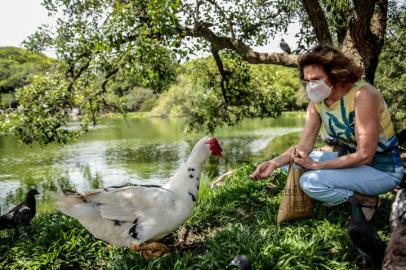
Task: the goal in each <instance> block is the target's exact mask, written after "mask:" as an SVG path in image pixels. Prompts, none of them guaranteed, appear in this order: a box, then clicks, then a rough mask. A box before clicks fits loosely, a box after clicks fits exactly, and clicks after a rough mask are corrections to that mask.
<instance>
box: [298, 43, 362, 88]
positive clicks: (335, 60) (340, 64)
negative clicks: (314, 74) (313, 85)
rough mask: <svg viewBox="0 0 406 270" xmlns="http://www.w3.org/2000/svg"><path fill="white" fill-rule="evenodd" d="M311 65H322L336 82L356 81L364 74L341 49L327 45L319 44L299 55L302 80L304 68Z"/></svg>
mask: <svg viewBox="0 0 406 270" xmlns="http://www.w3.org/2000/svg"><path fill="white" fill-rule="evenodd" d="M309 65H320V66H322V67H323V69H324V71H325V72H326V74H327V76H328V78H329V79H330V81H332V82H333V83H334V84H335V83H337V82H343V83H354V82H356V81H358V80H359V79H360V78H361V76H362V69H361V67H359V66H358V65H356V64H355V63H354V61H353V60H351V59H350V58H348V57H347V56H345V55H344V54H343V53H342V52H340V51H339V50H337V49H335V48H333V47H330V46H327V45H317V46H316V47H314V48H312V49H311V50H310V51H308V52H307V53H305V54H303V55H301V56H300V57H299V72H300V79H301V80H303V79H304V77H303V76H304V75H303V69H304V68H305V67H306V66H309Z"/></svg>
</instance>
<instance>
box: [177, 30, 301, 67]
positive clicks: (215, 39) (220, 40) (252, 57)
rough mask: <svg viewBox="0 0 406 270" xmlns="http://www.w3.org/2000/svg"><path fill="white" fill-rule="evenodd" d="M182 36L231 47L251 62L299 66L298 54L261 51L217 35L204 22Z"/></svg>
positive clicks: (183, 31) (227, 47) (223, 47)
mask: <svg viewBox="0 0 406 270" xmlns="http://www.w3.org/2000/svg"><path fill="white" fill-rule="evenodd" d="M182 36H183V37H185V36H191V37H195V38H203V39H205V40H206V41H208V42H210V44H211V45H212V46H214V47H215V48H216V49H217V50H218V51H220V50H223V49H231V50H233V51H235V52H236V53H238V54H239V55H240V56H241V57H242V59H243V60H245V61H247V62H248V63H251V64H275V65H282V66H288V67H297V65H298V58H299V56H298V55H294V54H286V53H259V52H256V51H254V50H253V49H252V48H251V47H249V46H248V45H246V44H245V43H244V42H242V41H240V40H237V39H233V38H229V37H220V36H217V35H216V34H215V33H214V32H213V31H212V30H210V29H209V28H208V27H206V26H204V25H202V24H197V25H196V27H195V28H193V29H192V28H184V29H183V30H182V33H181V37H182Z"/></svg>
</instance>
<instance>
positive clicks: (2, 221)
mask: <svg viewBox="0 0 406 270" xmlns="http://www.w3.org/2000/svg"><path fill="white" fill-rule="evenodd" d="M37 194H40V193H39V192H38V191H37V190H36V189H31V190H29V191H28V193H27V196H26V198H25V201H24V202H22V203H20V204H19V205H17V206H16V207H14V208H13V209H11V210H10V211H9V212H8V213H6V214H4V215H2V216H0V230H4V229H12V228H14V229H15V230H16V233H18V227H19V226H23V225H29V224H30V221H31V219H33V218H34V216H35V211H36V210H35V208H36V202H35V195H37Z"/></svg>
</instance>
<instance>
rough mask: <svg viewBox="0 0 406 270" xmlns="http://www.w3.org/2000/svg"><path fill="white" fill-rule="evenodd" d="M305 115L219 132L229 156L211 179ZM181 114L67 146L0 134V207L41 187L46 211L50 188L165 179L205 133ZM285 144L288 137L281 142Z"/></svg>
mask: <svg viewBox="0 0 406 270" xmlns="http://www.w3.org/2000/svg"><path fill="white" fill-rule="evenodd" d="M302 123H303V118H298V117H286V116H285V117H282V118H279V119H263V120H260V119H254V120H250V121H244V122H243V123H241V125H239V126H236V127H231V128H224V129H221V130H219V131H218V132H217V133H216V137H217V138H218V139H219V141H220V143H221V145H222V148H223V155H224V157H225V160H218V159H217V158H210V159H209V161H208V162H207V163H206V165H205V167H204V173H205V174H206V175H208V176H209V178H214V177H215V176H217V175H219V174H221V173H224V172H226V171H228V170H230V169H232V168H233V167H235V166H237V165H241V164H243V163H246V162H249V161H251V160H253V159H259V158H263V157H265V156H267V155H269V153H268V152H267V145H268V144H269V142H271V141H272V140H273V139H274V138H275V137H278V136H280V135H283V134H287V133H290V132H293V131H298V130H300V126H302ZM183 128H184V126H183V123H182V120H181V119H172V120H168V119H158V118H154V119H148V118H146V119H134V120H130V121H129V125H127V124H126V123H125V122H124V121H122V120H119V119H116V120H111V119H110V120H106V121H105V122H103V123H102V125H101V126H98V128H96V129H93V130H91V131H90V132H89V133H88V134H87V135H86V136H84V137H83V138H81V139H80V140H79V141H77V142H75V143H72V144H69V145H66V146H57V145H53V146H49V147H46V148H40V147H38V146H34V147H32V146H24V145H22V146H18V145H17V144H16V143H15V140H14V139H13V138H10V137H6V138H0V207H1V210H2V212H3V213H4V212H5V210H6V209H7V208H9V207H11V206H12V205H15V204H17V203H19V202H21V201H22V200H24V198H25V194H26V192H27V191H28V190H29V189H30V188H31V187H36V188H37V189H38V190H40V192H41V195H40V197H39V198H40V204H39V208H40V210H41V211H46V210H50V209H52V207H53V206H52V200H51V199H50V198H49V195H48V194H47V193H46V192H45V191H48V190H51V191H60V190H61V189H62V188H66V189H75V190H79V191H83V190H88V189H94V188H99V187H104V186H112V185H120V184H124V183H128V182H132V183H137V182H143V183H145V182H148V183H152V184H162V183H164V182H165V181H166V179H168V178H169V177H170V176H171V175H172V174H173V173H174V172H175V170H176V169H177V168H178V167H179V166H180V165H181V164H182V163H183V162H184V161H185V160H186V159H187V157H188V154H189V153H190V151H191V149H192V148H193V146H194V145H195V143H196V142H197V141H198V140H199V139H200V138H201V137H202V136H203V134H184V133H183V132H182V131H183ZM281 144H282V145H281V146H282V147H283V142H281Z"/></svg>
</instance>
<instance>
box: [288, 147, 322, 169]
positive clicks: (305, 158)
mask: <svg viewBox="0 0 406 270" xmlns="http://www.w3.org/2000/svg"><path fill="white" fill-rule="evenodd" d="M292 158H293V161H294V162H295V163H296V164H298V165H300V166H302V167H303V168H305V169H312V170H314V169H317V164H318V163H317V162H315V161H314V160H313V159H312V158H311V157H309V155H308V154H306V153H305V152H304V151H302V150H301V149H299V148H295V149H294V151H293V153H292Z"/></svg>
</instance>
